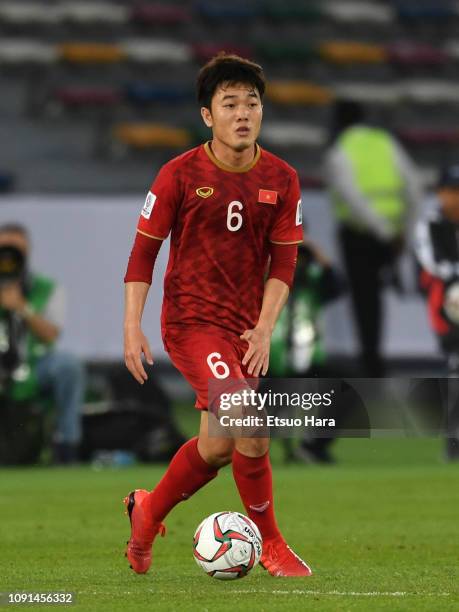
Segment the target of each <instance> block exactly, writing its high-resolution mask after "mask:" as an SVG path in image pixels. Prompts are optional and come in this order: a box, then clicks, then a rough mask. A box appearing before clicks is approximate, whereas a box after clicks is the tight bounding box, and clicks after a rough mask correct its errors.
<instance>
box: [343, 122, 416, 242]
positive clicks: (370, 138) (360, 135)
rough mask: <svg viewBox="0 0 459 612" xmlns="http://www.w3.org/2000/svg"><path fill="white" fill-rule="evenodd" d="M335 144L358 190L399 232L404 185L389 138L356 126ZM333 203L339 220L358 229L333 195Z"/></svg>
mask: <svg viewBox="0 0 459 612" xmlns="http://www.w3.org/2000/svg"><path fill="white" fill-rule="evenodd" d="M338 144H339V147H340V148H341V150H342V151H344V153H345V154H346V157H347V159H348V160H349V161H350V163H351V166H352V170H353V173H354V179H355V183H356V185H357V187H358V188H359V189H360V191H361V192H362V193H363V195H364V196H365V197H366V199H367V200H368V202H369V203H370V205H371V207H372V208H373V210H374V211H375V213H377V214H378V215H380V216H381V217H383V218H384V219H386V220H387V221H388V222H389V223H390V224H391V225H392V227H393V229H394V230H396V231H398V232H399V231H401V230H402V228H403V218H404V215H405V204H404V198H403V190H404V183H403V178H402V176H401V174H400V171H399V170H398V168H397V163H396V156H395V150H394V146H393V142H392V139H391V137H390V136H389V134H387V133H386V132H385V131H384V130H380V129H376V128H370V127H366V126H356V127H352V128H349V129H348V130H346V131H345V132H344V133H343V134H342V135H341V137H340V138H339V141H338ZM332 199H333V203H334V207H335V212H336V216H337V217H338V219H339V220H340V221H341V222H343V223H345V224H347V225H351V226H353V227H356V228H358V223H357V222H356V221H354V220H353V218H352V211H351V210H350V209H349V207H348V205H347V203H346V202H345V201H344V200H343V199H342V198H340V196H339V195H338V194H336V193H333V194H332Z"/></svg>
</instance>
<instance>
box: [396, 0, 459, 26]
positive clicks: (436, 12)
mask: <svg viewBox="0 0 459 612" xmlns="http://www.w3.org/2000/svg"><path fill="white" fill-rule="evenodd" d="M394 8H395V10H396V11H397V13H398V16H399V18H400V19H401V20H407V21H421V22H422V21H424V22H426V21H445V20H448V19H451V18H452V17H455V16H456V15H457V3H456V2H454V1H452V0H395V3H394Z"/></svg>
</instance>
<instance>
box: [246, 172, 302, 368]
mask: <svg viewBox="0 0 459 612" xmlns="http://www.w3.org/2000/svg"><path fill="white" fill-rule="evenodd" d="M269 240H270V243H271V247H270V255H271V265H270V271H269V276H268V280H267V282H266V285H265V291H264V294H263V303H262V307H261V312H260V317H259V319H258V322H257V324H256V326H255V327H254V329H251V330H246V331H245V332H244V333H243V334H242V336H241V339H242V340H246V341H247V342H248V343H249V348H248V350H247V352H246V354H245V355H244V359H243V360H242V363H243V365H247V366H248V367H247V372H248V373H249V374H250V375H251V376H255V377H256V376H259V374H260V373H261V374H262V375H263V376H264V375H265V374H266V373H267V371H268V367H269V349H270V344H271V335H272V332H273V329H274V326H275V324H276V321H277V319H278V317H279V315H280V313H281V311H282V308H283V307H284V305H285V302H286V301H287V298H288V294H289V288H290V287H291V285H292V283H293V276H294V273H295V267H296V261H297V255H298V244H300V243H301V242H302V241H303V226H302V214H301V193H300V185H299V181H298V176H297V174H296V172H294V173H293V172H292V175H291V176H290V181H289V187H288V189H287V191H286V193H285V196H284V198H283V201H282V204H281V206H280V207H279V211H278V214H277V217H276V220H275V223H274V225H273V227H272V229H271V233H270V236H269Z"/></svg>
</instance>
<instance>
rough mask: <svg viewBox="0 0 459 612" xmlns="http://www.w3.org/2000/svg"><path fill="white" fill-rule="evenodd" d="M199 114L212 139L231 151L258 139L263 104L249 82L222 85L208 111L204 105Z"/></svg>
mask: <svg viewBox="0 0 459 612" xmlns="http://www.w3.org/2000/svg"><path fill="white" fill-rule="evenodd" d="M201 114H202V117H203V119H204V122H205V124H206V125H207V127H210V128H212V133H213V138H214V140H218V141H220V142H221V143H223V144H225V145H226V146H227V147H229V148H231V149H232V150H233V151H245V150H246V149H248V148H250V147H253V145H254V143H255V141H256V139H257V138H258V134H259V133H260V126H261V119H262V115H263V106H262V104H261V100H260V94H259V93H258V91H257V90H256V89H254V88H253V87H251V86H250V85H245V84H243V83H240V84H235V85H229V84H223V85H220V87H218V88H217V90H216V91H215V93H214V95H213V98H212V101H211V108H210V110H209V109H207V108H203V109H201Z"/></svg>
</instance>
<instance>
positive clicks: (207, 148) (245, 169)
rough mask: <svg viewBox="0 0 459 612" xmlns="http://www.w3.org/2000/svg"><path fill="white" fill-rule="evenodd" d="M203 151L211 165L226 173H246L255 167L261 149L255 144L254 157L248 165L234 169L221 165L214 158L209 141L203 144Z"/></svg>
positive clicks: (221, 163)
mask: <svg viewBox="0 0 459 612" xmlns="http://www.w3.org/2000/svg"><path fill="white" fill-rule="evenodd" d="M204 151H205V152H206V154H207V156H208V157H209V159H210V161H211V162H212V163H214V164H215V165H216V166H217V167H218V168H221V169H222V170H226V172H248V171H249V170H251V169H252V168H253V167H254V166H255V165H256V163H257V162H258V160H259V159H260V156H261V148H260V147H259V146H258V144H257V143H255V155H254V158H253V159H252V161H251V162H250V164H246V165H245V166H241V167H240V168H234V167H233V166H228V164H225V163H223V162H222V161H220V160H219V159H217V158H216V157H215V155H214V154H213V152H212V149H211V148H210V141H207V142H206V143H205V144H204Z"/></svg>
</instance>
